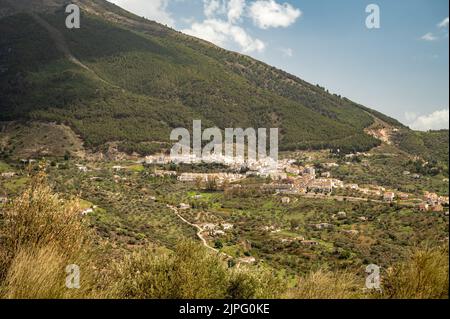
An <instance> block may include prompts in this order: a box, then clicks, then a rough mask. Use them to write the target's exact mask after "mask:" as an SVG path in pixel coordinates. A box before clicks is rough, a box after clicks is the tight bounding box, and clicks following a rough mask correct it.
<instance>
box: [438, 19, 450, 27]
mask: <svg viewBox="0 0 450 319" xmlns="http://www.w3.org/2000/svg"><path fill="white" fill-rule="evenodd" d="M438 27H439V28H441V29H442V28H448V17H447V18H445V19H444V20H442V22H441V23H439V24H438Z"/></svg>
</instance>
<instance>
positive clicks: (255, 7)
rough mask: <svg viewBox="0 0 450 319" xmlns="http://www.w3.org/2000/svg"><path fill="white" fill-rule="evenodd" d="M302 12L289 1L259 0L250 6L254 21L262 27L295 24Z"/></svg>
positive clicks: (250, 13)
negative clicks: (282, 2) (281, 2)
mask: <svg viewBox="0 0 450 319" xmlns="http://www.w3.org/2000/svg"><path fill="white" fill-rule="evenodd" d="M301 14H302V12H301V11H300V10H299V9H297V8H294V7H293V6H292V5H290V4H289V3H284V4H279V3H277V2H275V0H258V1H255V2H253V3H252V4H251V5H250V8H249V15H250V17H251V18H252V19H253V23H254V24H255V25H256V26H258V27H259V28H261V29H269V28H278V27H283V28H286V27H288V26H290V25H291V24H293V23H294V22H295V21H296V20H297V19H298V18H299V17H300V16H301Z"/></svg>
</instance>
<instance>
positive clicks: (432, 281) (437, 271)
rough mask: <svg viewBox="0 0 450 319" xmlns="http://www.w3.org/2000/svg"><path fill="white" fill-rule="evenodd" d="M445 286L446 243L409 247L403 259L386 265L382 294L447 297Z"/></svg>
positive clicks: (383, 296)
mask: <svg viewBox="0 0 450 319" xmlns="http://www.w3.org/2000/svg"><path fill="white" fill-rule="evenodd" d="M448 288H449V277H448V247H446V248H429V247H426V248H422V249H416V250H414V251H412V252H411V254H410V256H409V257H408V259H407V260H406V261H405V262H402V263H399V264H397V265H395V266H394V267H392V268H390V269H388V271H387V272H386V275H385V278H384V280H383V294H382V298H393V299H405V298H406V299H441V298H448Z"/></svg>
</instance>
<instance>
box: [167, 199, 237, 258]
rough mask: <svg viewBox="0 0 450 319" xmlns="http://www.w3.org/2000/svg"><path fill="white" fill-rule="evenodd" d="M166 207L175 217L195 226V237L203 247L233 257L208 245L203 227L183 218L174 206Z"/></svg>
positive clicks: (226, 256)
mask: <svg viewBox="0 0 450 319" xmlns="http://www.w3.org/2000/svg"><path fill="white" fill-rule="evenodd" d="M167 208H170V209H171V210H172V211H173V212H174V213H175V215H177V217H178V218H179V219H181V220H182V221H183V222H184V223H185V224H188V225H189V226H192V227H195V228H196V229H197V230H198V231H197V237H198V238H200V240H201V241H202V243H203V246H205V247H206V248H208V249H209V250H212V251H213V252H215V253H217V254H219V255H222V256H224V257H225V258H227V259H233V257H232V256H230V255H228V254H226V253H224V252H221V251H219V250H218V249H216V248H214V247H212V246H210V245H209V244H208V241H207V240H206V239H205V237H203V234H202V233H203V231H204V229H203V228H202V227H200V226H199V225H196V224H193V223H191V222H189V221H188V220H187V219H186V218H184V217H183V216H181V214H180V212H179V211H178V209H177V208H176V207H175V206H172V205H167Z"/></svg>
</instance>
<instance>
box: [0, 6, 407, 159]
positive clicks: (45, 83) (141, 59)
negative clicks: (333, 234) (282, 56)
mask: <svg viewBox="0 0 450 319" xmlns="http://www.w3.org/2000/svg"><path fill="white" fill-rule="evenodd" d="M72 2H75V3H77V4H79V5H80V7H81V8H82V21H81V29H78V30H69V29H66V28H65V17H66V14H65V13H64V9H63V8H64V7H63V6H64V4H66V3H68V1H64V0H40V1H30V0H20V1H18V2H14V3H13V2H11V1H6V0H0V8H1V10H0V12H2V15H1V16H3V17H2V18H1V19H0V30H1V33H0V34H2V36H1V38H0V75H1V77H0V97H1V99H0V109H1V110H2V112H1V114H0V121H9V120H17V119H24V120H29V119H32V120H39V121H46V122H49V121H50V122H52V121H54V122H58V123H64V124H67V125H69V126H70V127H72V128H73V129H74V130H75V131H76V132H77V133H78V134H79V135H80V136H81V137H82V138H83V140H84V141H85V145H86V146H88V147H91V148H94V149H101V148H102V147H103V146H104V145H105V143H107V142H112V141H117V142H119V146H120V147H121V149H123V150H126V151H139V152H141V153H147V152H151V151H153V150H154V149H155V145H154V144H152V142H157V143H158V144H157V145H161V144H160V143H161V142H163V143H167V142H168V138H169V134H170V131H171V129H173V128H175V127H180V126H181V127H186V128H189V127H191V125H192V120H193V119H202V121H203V126H204V127H210V126H218V127H220V128H225V127H255V128H257V127H279V128H280V135H281V141H280V144H281V148H282V149H302V148H328V147H335V148H341V149H343V150H345V151H354V150H366V149H369V148H371V147H374V146H376V145H378V144H379V143H380V141H379V140H377V139H375V138H374V137H371V136H369V135H367V134H366V133H365V132H364V129H365V128H367V127H368V126H370V125H371V124H372V123H373V122H374V117H377V118H381V119H382V120H383V121H385V122H389V123H390V124H391V125H394V126H396V127H400V128H401V127H402V125H401V124H400V123H398V122H397V121H395V120H393V119H390V118H388V117H386V116H384V115H382V114H380V113H378V112H375V111H373V110H370V109H368V108H365V107H363V106H360V105H358V104H355V103H353V102H351V101H349V100H348V99H345V98H341V97H339V96H335V95H331V94H329V93H327V92H326V91H325V90H324V89H323V88H320V87H317V86H313V85H311V84H309V83H306V82H304V81H302V80H301V79H298V78H297V77H295V76H292V75H290V74H288V73H286V72H284V71H281V70H278V69H276V68H273V67H270V66H268V65H266V64H264V63H261V62H259V61H256V60H254V59H252V58H250V57H247V56H243V55H240V54H237V53H233V52H229V51H226V50H223V49H221V48H218V47H216V46H214V45H212V44H210V43H208V42H206V41H203V40H200V39H196V38H193V37H189V36H186V35H184V34H181V33H179V32H176V31H174V30H172V29H170V28H167V27H164V26H162V25H160V24H157V23H155V22H152V21H147V20H145V19H142V18H139V17H136V16H134V15H132V14H130V13H128V12H126V11H124V10H122V9H120V8H118V7H117V6H115V5H113V4H110V3H108V2H106V1H103V0H95V1H94V0H79V1H72ZM18 26H20V27H18ZM162 145H164V144H162Z"/></svg>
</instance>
